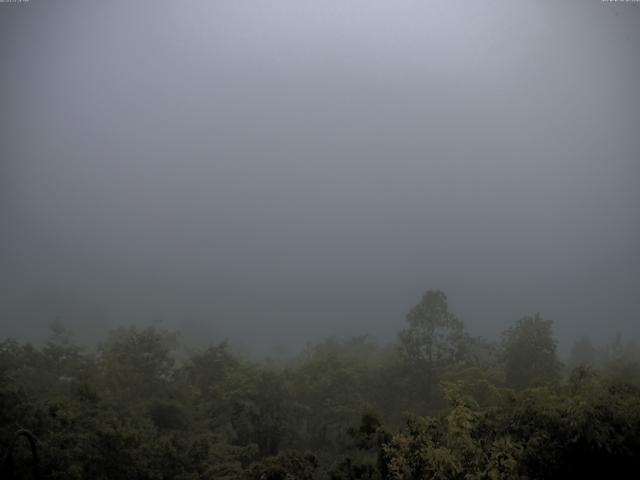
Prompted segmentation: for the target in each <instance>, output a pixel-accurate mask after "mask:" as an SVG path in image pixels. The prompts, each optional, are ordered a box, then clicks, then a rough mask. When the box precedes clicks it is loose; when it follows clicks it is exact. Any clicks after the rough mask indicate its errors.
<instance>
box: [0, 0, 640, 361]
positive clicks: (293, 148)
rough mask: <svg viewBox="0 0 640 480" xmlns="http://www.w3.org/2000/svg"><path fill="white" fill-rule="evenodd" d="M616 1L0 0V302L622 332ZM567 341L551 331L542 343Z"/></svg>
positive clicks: (620, 15) (628, 199) (381, 330)
mask: <svg viewBox="0 0 640 480" xmlns="http://www.w3.org/2000/svg"><path fill="white" fill-rule="evenodd" d="M639 51H640V6H636V5H635V4H613V3H606V2H604V3H603V2H600V1H597V0H593V1H580V2H578V1H575V2H573V1H563V2H534V1H523V2H513V1H506V0H505V1H502V0H495V1H492V0H486V1H483V2H476V1H461V2H418V1H409V0H401V1H363V0H362V1H361V0H349V1H338V0H323V1H314V2H312V1H302V0H295V1H294V0H272V1H266V0H265V1H260V0H256V1H250V2H249V1H232V0H228V1H223V0H217V1H212V2H204V1H203V2H198V1H188V2H164V1H153V2H151V1H142V0H139V1H133V2H132V1H127V2H124V1H119V0H118V1H110V2H97V1H96V2H88V1H83V2H79V1H78V2H76V1H62V0H60V1H42V0H31V1H30V2H27V3H19V4H9V3H4V4H0V235H1V236H0V242H1V243H0V318H1V320H0V326H1V328H2V332H1V333H2V336H15V337H18V338H31V339H40V338H42V337H44V336H45V335H46V334H47V325H48V324H49V323H50V322H51V321H52V320H54V319H56V318H58V319H60V320H61V321H62V322H64V323H65V324H66V325H68V326H69V328H71V329H72V330H74V331H75V332H76V334H77V335H78V336H79V337H81V338H87V339H92V338H97V337H99V336H100V335H102V334H103V332H105V331H106V330H108V329H111V328H113V327H114V326H117V325H128V324H138V325H148V324H151V323H155V324H158V323H159V324H162V325H164V326H167V327H169V328H179V329H181V330H182V331H183V332H184V335H185V336H186V337H190V338H191V339H192V340H203V339H207V340H208V339H210V340H211V341H219V340H221V339H224V338H229V339H231V340H232V341H233V342H236V343H237V344H241V345H245V346H246V347H247V348H248V349H252V350H256V351H268V350H269V349H270V348H272V347H273V346H277V345H279V346H284V347H286V348H288V349H291V350H296V349H299V348H300V347H301V346H303V345H304V343H305V342H306V341H309V340H318V339H322V338H325V337H327V336H330V335H338V336H346V335H354V334H360V333H369V334H372V335H374V336H376V337H377V338H379V339H380V340H382V341H386V340H389V339H391V338H393V336H394V335H395V334H396V332H397V331H398V330H399V329H400V328H402V327H403V324H404V316H405V314H406V313H407V312H408V310H409V309H410V308H411V306H413V305H414V304H415V303H416V302H417V301H418V300H419V299H420V297H421V295H422V294H423V293H424V292H425V290H427V289H433V288H437V289H442V290H444V291H445V292H446V293H447V295H448V297H449V300H450V304H451V308H452V310H453V311H454V312H455V313H456V314H457V315H458V316H459V317H460V318H461V319H463V320H464V321H465V323H466V325H467V327H468V329H469V330H470V331H471V332H473V333H474V334H478V335H484V336H486V337H488V338H497V336H498V335H499V332H500V331H502V330H504V329H505V328H506V327H507V326H508V325H510V324H512V323H513V322H514V321H515V320H517V319H518V318H520V317H521V316H523V315H525V314H530V313H534V312H540V313H541V314H542V315H543V316H544V317H545V318H550V319H552V320H554V322H555V331H556V334H557V337H558V338H559V340H560V342H561V346H562V347H563V348H566V346H567V345H566V344H567V342H569V341H572V340H573V339H575V338H576V337H577V336H579V335H581V334H588V335H590V336H592V338H593V339H594V340H595V341H600V340H601V339H602V340H603V341H604V340H609V339H610V338H612V337H613V336H614V335H615V333H616V332H621V333H623V334H625V335H630V336H636V335H638V334H640V322H639V320H640V318H639V314H640V275H639V273H640V248H639V245H640V215H639V214H638V213H639V208H638V207H639V206H640V188H638V185H639V181H640V135H638V133H639V131H638V128H639V126H640V91H639V89H638V87H639V86H640V61H639V60H638V59H639V58H640V56H639ZM563 342H564V343H563Z"/></svg>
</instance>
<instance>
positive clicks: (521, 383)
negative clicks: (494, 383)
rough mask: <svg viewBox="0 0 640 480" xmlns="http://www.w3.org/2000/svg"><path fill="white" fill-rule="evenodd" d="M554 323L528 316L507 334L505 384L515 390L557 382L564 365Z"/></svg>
mask: <svg viewBox="0 0 640 480" xmlns="http://www.w3.org/2000/svg"><path fill="white" fill-rule="evenodd" d="M552 325H553V322H552V321H551V320H544V319H543V318H542V317H540V315H538V314H536V315H533V316H527V317H524V318H522V319H521V320H519V321H518V322H517V323H516V325H515V326H514V327H512V328H510V329H508V330H507V331H506V332H505V333H504V334H503V342H502V360H503V362H504V369H505V380H506V382H507V385H509V386H510V387H513V388H524V387H527V386H529V385H532V384H534V383H542V382H548V381H553V380H556V379H557V378H558V376H559V373H560V367H561V364H560V362H559V361H558V357H557V355H556V341H555V340H554V338H553V334H552Z"/></svg>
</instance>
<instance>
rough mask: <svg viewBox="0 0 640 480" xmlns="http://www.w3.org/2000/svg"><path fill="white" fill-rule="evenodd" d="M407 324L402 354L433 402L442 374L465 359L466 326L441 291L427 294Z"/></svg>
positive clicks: (401, 343)
mask: <svg viewBox="0 0 640 480" xmlns="http://www.w3.org/2000/svg"><path fill="white" fill-rule="evenodd" d="M407 322H408V323H409V327H408V328H406V329H404V330H402V331H401V332H400V335H399V336H400V347H401V351H402V353H403V355H404V358H405V360H406V362H407V364H408V366H409V368H410V369H411V370H412V373H413V374H414V375H413V376H414V377H415V376H416V375H415V374H417V377H418V379H417V385H421V386H422V387H423V391H422V392H420V393H421V394H424V395H425V396H426V399H427V401H431V400H432V398H433V387H434V385H435V384H436V381H437V376H438V374H439V373H440V372H441V370H442V369H443V368H445V367H446V366H448V365H450V364H452V363H454V362H456V361H458V360H462V359H463V358H464V347H465V335H464V324H463V323H462V321H461V320H459V319H458V318H457V317H456V316H455V315H454V314H453V313H451V312H450V311H449V305H448V303H447V296H446V295H445V294H444V292H441V291H439V290H430V291H428V292H426V293H425V294H424V296H423V297H422V299H421V301H420V303H418V304H417V305H416V306H414V307H413V308H412V309H411V311H410V312H409V313H408V314H407Z"/></svg>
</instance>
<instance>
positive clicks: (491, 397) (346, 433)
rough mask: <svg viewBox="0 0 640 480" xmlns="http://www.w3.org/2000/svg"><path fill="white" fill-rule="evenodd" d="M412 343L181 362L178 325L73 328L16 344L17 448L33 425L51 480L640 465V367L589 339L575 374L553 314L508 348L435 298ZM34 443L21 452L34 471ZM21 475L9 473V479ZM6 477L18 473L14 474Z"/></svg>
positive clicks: (520, 325) (469, 475)
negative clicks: (84, 341)
mask: <svg viewBox="0 0 640 480" xmlns="http://www.w3.org/2000/svg"><path fill="white" fill-rule="evenodd" d="M407 319H408V321H409V326H408V327H407V329H405V330H403V331H402V332H401V333H400V335H399V339H398V341H397V342H394V343H392V344H390V345H385V346H379V345H377V344H376V343H375V342H374V341H372V340H371V339H370V338H368V337H356V338H353V339H348V340H337V339H329V340H326V341H324V342H321V343H319V344H316V345H309V346H308V347H307V348H306V349H305V351H303V352H302V353H301V354H300V355H298V356H296V357H293V358H291V359H290V360H289V361H286V362H281V363H279V364H277V365H276V364H274V362H269V361H265V362H257V361H250V360H248V359H246V358H243V357H241V356H238V355H236V354H234V353H232V351H231V350H230V348H229V346H228V345H227V344H226V343H224V342H223V343H219V344H216V345H211V346H209V347H207V348H205V349H203V350H200V351H197V352H192V353H191V354H190V355H188V356H186V357H185V356H182V357H181V356H180V355H179V352H178V350H177V348H178V343H177V338H178V337H177V335H176V334H175V333H173V332H168V331H165V330H161V329H157V328H144V329H138V328H128V329H119V330H116V331H115V332H113V333H112V334H111V335H110V336H109V338H107V340H106V341H105V342H103V343H102V344H101V345H100V346H99V347H98V349H97V350H96V351H90V350H87V349H85V348H81V347H79V346H78V345H76V344H75V342H74V341H73V336H72V335H71V334H70V333H69V332H67V331H66V330H65V329H64V328H63V326H62V325H61V324H60V323H56V324H54V325H53V326H52V332H51V335H50V337H49V338H48V339H47V340H46V341H45V342H44V343H43V344H42V345H31V344H22V343H19V342H17V341H15V340H11V339H5V340H2V341H0V452H6V451H7V449H8V447H9V445H10V443H11V441H12V438H13V434H14V432H15V431H16V430H17V429H19V428H26V429H28V430H30V431H32V432H33V433H34V434H35V435H36V437H37V438H38V446H39V450H40V452H41V459H40V471H41V475H42V478H44V479H68V480H74V479H86V478H92V479H98V480H100V479H105V480H106V479H116V480H118V479H135V480H147V479H148V480H163V479H178V480H196V479H223V480H224V479H229V480H230V479H241V480H242V479H244V480H258V479H260V480H263V479H283V480H284V479H296V480H317V479H330V480H356V479H364V480H366V479H368V480H387V479H389V480H391V479H393V480H411V479H455V480H457V479H464V480H480V479H483V480H484V479H525V478H526V479H537V478H549V479H555V478H558V479H560V478H594V477H598V478H599V477H604V476H609V477H612V478H623V477H625V476H626V473H625V472H629V471H637V470H638V469H640V454H639V453H638V452H640V389H639V387H638V385H639V384H640V381H639V379H640V368H639V367H638V362H639V360H640V354H639V350H638V348H637V347H636V344H635V343H633V342H629V341H628V342H626V343H625V342H623V341H622V339H621V338H620V337H618V338H616V339H614V341H613V342H612V343H611V344H609V345H605V346H602V347H595V346H593V345H592V344H591V343H590V342H589V341H586V340H582V341H581V342H579V343H578V344H577V345H576V347H575V348H574V349H573V353H572V355H571V357H570V362H569V363H570V365H572V366H576V368H574V369H573V371H572V372H571V373H570V374H568V375H567V376H566V377H565V378H564V379H563V378H562V377H561V376H560V372H561V365H560V362H559V360H558V358H557V355H556V347H555V340H554V339H553V336H552V331H551V326H552V324H551V322H550V321H547V320H543V319H542V318H541V317H539V316H537V315H536V316H533V317H525V318H524V319H522V320H520V321H519V322H517V323H516V324H515V326H514V327H512V328H511V329H509V330H507V332H505V334H504V336H503V342H502V343H501V344H499V345H496V344H492V343H491V342H487V341H486V340H482V339H479V338H474V337H471V336H469V335H468V334H467V333H465V331H464V326H463V323H462V322H461V321H460V320H458V319H457V317H455V316H454V315H453V314H452V313H451V312H450V311H449V308H448V304H447V299H446V296H445V295H444V294H443V293H442V292H438V291H433V292H427V293H426V294H425V295H424V297H423V298H422V300H421V302H420V303H419V304H418V305H417V306H416V307H414V308H413V309H412V310H411V312H410V313H409V315H408V316H407ZM27 458H28V452H27V451H26V450H25V446H24V445H18V446H17V447H16V452H15V459H16V468H17V473H18V474H23V473H24V474H25V475H28V473H27V472H28V468H27V467H28V462H27V460H26V459H27ZM5 473H6V472H5ZM5 477H6V475H5V476H3V478H5Z"/></svg>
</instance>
